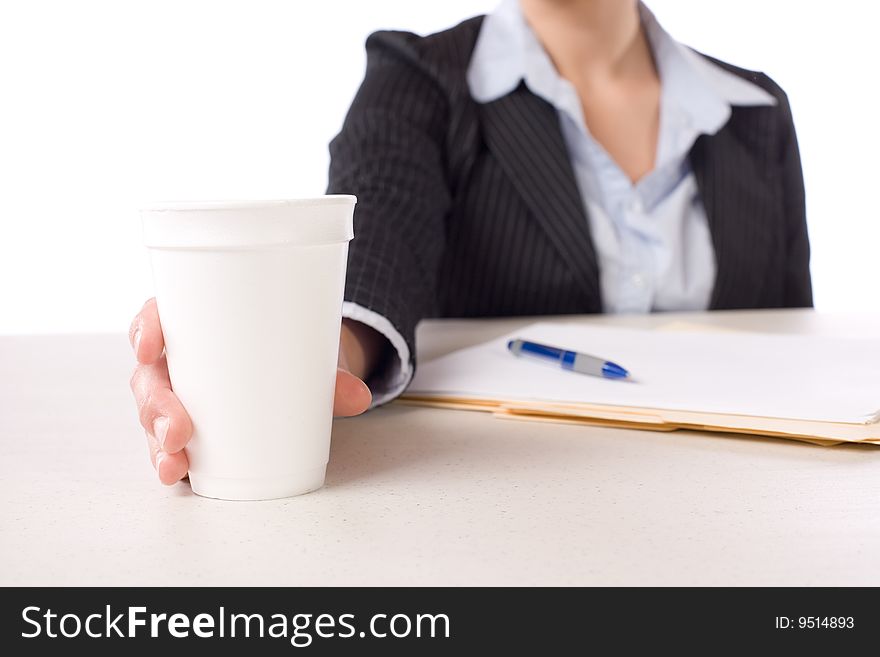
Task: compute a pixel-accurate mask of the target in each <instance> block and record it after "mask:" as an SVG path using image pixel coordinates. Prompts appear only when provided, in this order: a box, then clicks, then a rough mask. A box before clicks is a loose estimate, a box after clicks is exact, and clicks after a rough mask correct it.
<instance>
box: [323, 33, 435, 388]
mask: <svg viewBox="0 0 880 657" xmlns="http://www.w3.org/2000/svg"><path fill="white" fill-rule="evenodd" d="M420 39H421V37H418V36H416V35H414V34H410V33H406V32H376V33H374V34H372V35H371V36H370V37H369V38H368V39H367V43H366V50H367V69H366V74H365V76H364V80H363V82H362V84H361V86H360V89H359V90H358V92H357V94H356V95H355V98H354V100H353V102H352V104H351V108H350V109H349V111H348V114H347V116H346V118H345V121H344V123H343V126H342V130H341V131H340V133H339V135H337V136H336V138H335V139H333V141H332V142H331V144H330V172H329V184H328V193H330V194H354V195H356V196H357V199H358V200H357V205H356V206H355V213H354V239H353V240H352V242H351V244H350V246H349V256H348V271H347V275H346V282H345V300H346V301H347V302H350V303H352V304H357V305H358V306H360V307H362V308H366V309H367V310H369V311H372V312H373V313H376V314H378V315H379V316H381V317H383V318H385V319H387V320H388V321H389V322H390V324H391V325H392V326H393V327H394V329H396V330H397V331H398V332H399V333H400V335H401V336H403V339H404V341H405V342H406V345H407V347H408V352H409V359H410V365H412V367H414V366H415V327H416V324H417V323H418V322H419V320H420V319H422V318H423V317H426V316H430V315H433V314H435V305H436V284H437V276H438V269H439V266H440V260H441V257H442V254H443V251H444V246H445V228H444V224H445V218H446V215H447V212H448V210H449V207H450V203H451V200H450V191H449V187H448V183H447V178H446V172H445V166H444V161H445V156H444V140H445V135H446V125H447V122H448V101H447V98H446V96H445V95H444V93H443V92H442V90H441V88H440V85H439V84H438V83H437V81H436V78H435V77H434V76H433V75H432V74H431V71H430V67H429V66H427V65H426V64H425V63H424V62H423V58H422V57H421V56H420V52H419V45H420ZM398 352H400V350H398ZM407 369H409V370H410V372H411V371H412V368H407Z"/></svg>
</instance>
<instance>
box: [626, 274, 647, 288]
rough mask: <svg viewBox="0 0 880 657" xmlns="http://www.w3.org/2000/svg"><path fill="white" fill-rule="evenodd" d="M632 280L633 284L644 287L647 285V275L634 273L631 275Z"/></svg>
mask: <svg viewBox="0 0 880 657" xmlns="http://www.w3.org/2000/svg"><path fill="white" fill-rule="evenodd" d="M630 281H632V284H633V285H635V286H636V287H644V286H645V277H644V276H642V275H641V274H633V275H632V276H631V277H630Z"/></svg>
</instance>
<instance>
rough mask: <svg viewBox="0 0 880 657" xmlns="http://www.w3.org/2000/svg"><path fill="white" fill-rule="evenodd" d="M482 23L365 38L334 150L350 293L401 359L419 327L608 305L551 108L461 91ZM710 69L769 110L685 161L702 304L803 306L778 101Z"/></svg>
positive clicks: (803, 252)
mask: <svg viewBox="0 0 880 657" xmlns="http://www.w3.org/2000/svg"><path fill="white" fill-rule="evenodd" d="M481 23H482V17H476V18H473V19H470V20H468V21H465V22H463V23H461V24H460V25H458V26H456V27H454V28H452V29H449V30H446V31H444V32H440V33H437V34H434V35H431V36H427V37H420V36H417V35H414V34H410V33H407V32H377V33H375V34H373V35H371V36H370V38H369V39H368V40H367V71H366V76H365V78H364V81H363V83H362V85H361V87H360V90H359V91H358V93H357V95H356V97H355V99H354V101H353V102H352V105H351V109H350V110H349V112H348V115H347V117H346V119H345V123H344V125H343V128H342V130H341V132H340V134H339V135H338V136H337V137H336V138H335V139H334V140H333V142H332V143H331V144H330V154H331V165H330V178H329V189H328V193H334V194H336V193H339V194H342V193H344V194H355V195H357V197H358V204H357V207H356V210H355V227H354V231H355V239H354V241H353V242H352V243H351V247H350V255H349V262H348V275H347V279H346V288H345V298H346V300H349V301H354V302H356V303H358V304H360V305H362V306H365V307H367V308H369V309H371V310H374V311H376V312H378V313H379V314H381V315H383V316H385V317H387V318H388V319H389V321H390V322H391V323H392V324H393V325H394V326H395V327H396V328H397V329H398V330H399V331H400V333H401V334H402V335H403V337H404V339H405V340H406V341H407V343H408V345H409V347H410V353H411V354H415V339H414V334H415V326H416V323H417V322H418V321H419V320H420V319H422V318H425V317H437V316H440V317H485V316H503V315H508V316H509V315H541V314H564V313H596V312H601V310H602V300H601V298H600V286H599V276H600V275H601V272H600V271H599V268H598V264H597V259H596V253H595V250H594V248H593V244H592V241H591V237H590V230H589V224H588V217H587V216H586V210H585V207H584V204H583V202H582V199H581V197H580V193H579V191H578V187H577V183H576V181H575V177H574V172H573V169H572V166H571V164H570V162H569V159H568V153H567V151H566V147H565V142H564V141H563V137H562V133H561V131H560V128H559V123H558V118H557V113H556V110H555V109H554V108H553V107H552V106H551V105H549V104H548V103H547V102H545V101H544V100H542V99H540V98H538V97H537V96H535V95H534V94H532V93H531V92H530V91H529V90H528V89H527V88H526V87H525V86H524V85H522V84H521V85H520V87H519V88H518V89H516V90H515V91H513V92H511V93H510V94H508V95H506V96H504V97H502V98H499V99H497V100H495V101H493V102H490V103H487V104H482V105H481V104H478V103H477V102H475V101H474V100H473V99H472V98H471V96H470V93H469V89H468V85H467V81H466V79H465V78H466V71H467V67H468V63H469V60H470V57H471V53H472V51H473V49H474V45H475V43H476V38H477V35H478V33H479V30H480V25H481ZM713 61H714V60H713ZM716 63H718V64H719V65H721V66H723V67H724V68H726V69H727V70H729V71H731V72H733V73H735V74H737V75H740V76H742V77H744V78H746V79H748V80H750V81H751V82H753V83H755V84H757V85H759V86H760V87H762V88H763V89H765V90H767V91H768V92H769V93H771V94H772V95H773V96H775V97H776V99H777V101H778V102H777V104H776V105H775V106H761V107H734V108H733V113H732V115H731V118H730V120H729V122H728V123H727V124H726V125H725V127H724V128H722V129H721V130H720V131H719V132H718V133H717V134H715V135H712V136H707V135H703V136H701V137H700V138H699V139H698V140H697V141H696V143H695V144H694V146H693V149H692V150H691V152H690V154H689V157H690V161H691V165H692V168H693V171H694V174H695V177H696V180H697V183H698V186H699V190H700V194H701V196H702V200H703V202H704V205H705V209H706V215H707V218H708V222H709V227H710V231H711V235H712V242H713V245H714V249H715V258H716V264H717V274H716V282H715V289H714V291H713V294H712V298H711V307H712V308H713V309H720V308H775V307H785V306H811V305H812V291H811V283H810V272H809V242H808V239H807V230H806V222H805V216H804V214H805V213H804V187H803V176H802V173H801V164H800V157H799V154H798V147H797V140H796V137H795V132H794V126H793V123H792V118H791V111H790V108H789V104H788V100H787V98H786V96H785V93H784V92H783V91H782V89H780V88H779V86H777V85H776V84H775V83H774V82H773V81H772V80H771V79H770V78H768V77H767V76H765V75H764V74H762V73H754V72H750V71H746V70H743V69H739V68H736V67H733V66H730V65H728V64H724V63H721V62H716Z"/></svg>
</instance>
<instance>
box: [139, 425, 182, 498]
mask: <svg viewBox="0 0 880 657" xmlns="http://www.w3.org/2000/svg"><path fill="white" fill-rule="evenodd" d="M147 447H148V448H149V450H150V461H151V462H152V464H153V467H154V468H156V473H157V474H158V475H159V481H161V482H162V483H163V484H165V485H166V486H170V485H171V484H174V483H177V482H178V481H180V480H181V479H183V478H184V477H185V476H186V474H187V472H188V470H189V461H188V460H187V458H186V453H185V452H179V453H177V454H168V453H167V452H164V451H162V449H160V448H159V443H158V442H157V441H156V439H155V438H153V436H151V435H150V434H147Z"/></svg>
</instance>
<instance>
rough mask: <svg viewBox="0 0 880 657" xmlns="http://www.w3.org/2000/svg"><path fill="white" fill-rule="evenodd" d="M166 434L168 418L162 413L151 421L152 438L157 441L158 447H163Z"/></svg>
mask: <svg viewBox="0 0 880 657" xmlns="http://www.w3.org/2000/svg"><path fill="white" fill-rule="evenodd" d="M167 435H168V418H167V417H165V416H164V415H162V416H160V417H157V418H156V419H155V420H154V421H153V438H155V439H156V440H158V441H159V447H165V436H167Z"/></svg>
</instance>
